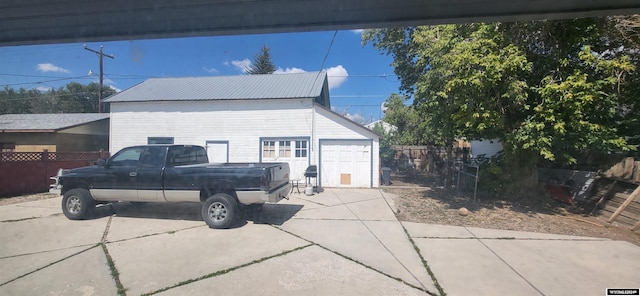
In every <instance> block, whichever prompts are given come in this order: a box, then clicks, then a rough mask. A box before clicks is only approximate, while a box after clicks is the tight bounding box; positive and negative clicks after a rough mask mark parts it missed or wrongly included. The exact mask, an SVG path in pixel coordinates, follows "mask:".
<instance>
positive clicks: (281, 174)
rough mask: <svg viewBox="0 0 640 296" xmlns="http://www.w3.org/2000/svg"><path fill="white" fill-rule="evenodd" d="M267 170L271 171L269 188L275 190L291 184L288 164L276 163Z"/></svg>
mask: <svg viewBox="0 0 640 296" xmlns="http://www.w3.org/2000/svg"><path fill="white" fill-rule="evenodd" d="M267 170H269V174H270V175H271V180H270V181H269V188H271V189H275V188H278V187H280V186H281V185H282V184H284V183H289V164H288V163H286V162H283V163H274V164H273V165H272V166H270V167H268V168H267Z"/></svg>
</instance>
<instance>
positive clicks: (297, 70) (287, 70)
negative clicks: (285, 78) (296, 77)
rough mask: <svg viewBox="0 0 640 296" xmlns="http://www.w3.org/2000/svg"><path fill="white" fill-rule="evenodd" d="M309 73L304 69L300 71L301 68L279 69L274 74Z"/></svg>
mask: <svg viewBox="0 0 640 296" xmlns="http://www.w3.org/2000/svg"><path fill="white" fill-rule="evenodd" d="M306 72H307V71H305V70H304V69H300V68H296V67H293V68H286V69H284V70H283V69H282V68H278V70H276V71H275V72H273V74H292V73H306Z"/></svg>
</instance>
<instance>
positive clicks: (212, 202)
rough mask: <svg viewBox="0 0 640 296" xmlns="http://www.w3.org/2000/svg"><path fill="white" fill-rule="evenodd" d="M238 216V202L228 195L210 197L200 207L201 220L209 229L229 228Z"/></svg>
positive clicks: (220, 194)
mask: <svg viewBox="0 0 640 296" xmlns="http://www.w3.org/2000/svg"><path fill="white" fill-rule="evenodd" d="M237 215H238V202H236V200H235V199H234V198H233V197H232V196H231V195H229V194H226V193H218V194H214V195H212V196H210V197H209V198H207V200H206V201H205V202H204V204H203V205H202V219H204V222H206V223H207V225H209V227H211V228H229V227H231V226H233V223H234V220H235V218H236V216H237Z"/></svg>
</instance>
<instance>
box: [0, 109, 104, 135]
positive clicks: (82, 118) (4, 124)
mask: <svg viewBox="0 0 640 296" xmlns="http://www.w3.org/2000/svg"><path fill="white" fill-rule="evenodd" d="M107 118H109V114H108V113H56V114H3V115H0V132H36V131H37V132H55V131H58V130H62V129H67V128H72V127H75V126H78V125H82V124H87V123H91V122H94V121H99V120H103V119H107Z"/></svg>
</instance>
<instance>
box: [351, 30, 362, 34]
mask: <svg viewBox="0 0 640 296" xmlns="http://www.w3.org/2000/svg"><path fill="white" fill-rule="evenodd" d="M351 32H353V34H362V32H364V29H358V30H351Z"/></svg>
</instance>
